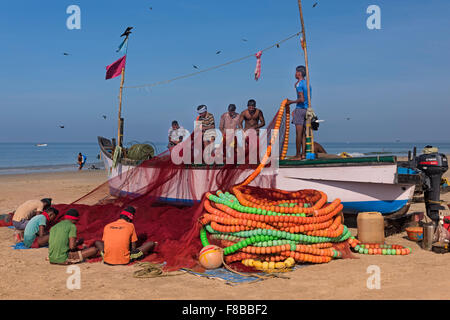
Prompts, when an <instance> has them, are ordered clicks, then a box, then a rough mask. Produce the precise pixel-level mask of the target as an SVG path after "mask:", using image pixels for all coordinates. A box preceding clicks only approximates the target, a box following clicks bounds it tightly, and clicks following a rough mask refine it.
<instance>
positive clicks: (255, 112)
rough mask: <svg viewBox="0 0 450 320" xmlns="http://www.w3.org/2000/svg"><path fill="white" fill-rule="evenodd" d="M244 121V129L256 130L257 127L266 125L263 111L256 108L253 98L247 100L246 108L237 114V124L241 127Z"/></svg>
mask: <svg viewBox="0 0 450 320" xmlns="http://www.w3.org/2000/svg"><path fill="white" fill-rule="evenodd" d="M243 121H244V122H245V125H244V131H247V130H248V129H254V130H256V131H257V132H258V130H259V128H262V127H264V126H265V125H266V122H265V120H264V115H263V112H262V111H261V110H260V109H258V108H256V101H255V100H253V99H250V100H248V102H247V110H244V111H242V113H241V115H240V116H239V121H238V126H239V128H240V129H242V122H243Z"/></svg>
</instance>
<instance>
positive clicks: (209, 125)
mask: <svg viewBox="0 0 450 320" xmlns="http://www.w3.org/2000/svg"><path fill="white" fill-rule="evenodd" d="M197 113H198V117H197V119H196V125H198V124H201V126H202V135H203V141H204V142H205V145H208V144H209V143H211V142H212V141H214V140H215V136H216V135H215V132H214V131H213V130H210V129H215V128H216V123H215V121H214V116H213V115H212V114H211V113H209V112H208V107H207V106H205V105H204V104H202V105H199V106H198V107H197Z"/></svg>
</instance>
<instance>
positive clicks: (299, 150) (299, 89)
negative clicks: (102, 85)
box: [286, 66, 311, 160]
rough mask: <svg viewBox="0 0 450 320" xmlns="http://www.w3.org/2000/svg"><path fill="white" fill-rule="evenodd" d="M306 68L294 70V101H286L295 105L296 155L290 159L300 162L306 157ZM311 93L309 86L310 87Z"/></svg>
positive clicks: (293, 118)
mask: <svg viewBox="0 0 450 320" xmlns="http://www.w3.org/2000/svg"><path fill="white" fill-rule="evenodd" d="M305 77H306V68H305V67H304V66H298V67H297V68H296V69H295V78H296V79H297V82H296V83H295V91H296V93H297V99H296V100H289V99H287V103H286V104H287V105H291V104H293V103H295V104H296V105H295V109H294V111H292V123H293V124H294V125H295V132H296V138H295V146H296V154H295V156H294V157H293V158H291V159H296V160H301V159H305V157H306V148H305V146H306V134H305V125H306V110H307V109H308V90H307V85H306V78H305ZM310 93H311V86H310Z"/></svg>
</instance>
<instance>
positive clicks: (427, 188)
mask: <svg viewBox="0 0 450 320" xmlns="http://www.w3.org/2000/svg"><path fill="white" fill-rule="evenodd" d="M416 165H417V168H418V169H419V170H420V171H422V172H423V173H424V174H425V181H424V186H423V187H424V199H425V207H426V210H427V216H428V217H429V218H430V219H431V220H432V221H433V222H434V224H435V226H437V224H438V223H439V210H444V209H445V208H444V207H442V206H441V205H440V200H441V199H440V185H441V179H442V175H443V174H444V173H445V172H446V171H447V170H448V162H447V157H446V156H445V154H442V153H438V151H437V148H433V147H431V146H426V147H425V149H424V154H421V155H419V156H418V157H417V158H416Z"/></svg>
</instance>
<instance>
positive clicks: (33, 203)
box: [12, 198, 52, 243]
mask: <svg viewBox="0 0 450 320" xmlns="http://www.w3.org/2000/svg"><path fill="white" fill-rule="evenodd" d="M51 205H52V199H50V198H44V199H41V200H28V201H25V202H24V203H22V204H21V205H20V206H19V207H18V208H17V209H16V211H14V215H13V218H12V223H13V226H14V228H15V232H14V236H15V240H16V243H17V242H21V241H23V234H24V230H25V227H26V226H27V224H28V222H29V221H30V219H31V218H33V217H34V216H35V215H37V214H40V213H42V212H43V211H45V210H47V209H48V208H50V206H51Z"/></svg>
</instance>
